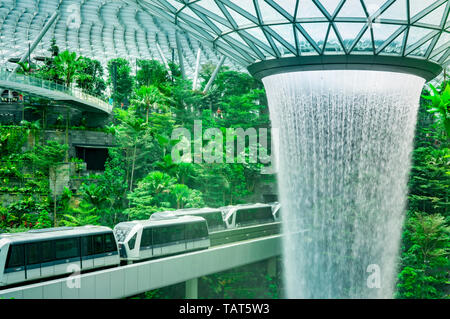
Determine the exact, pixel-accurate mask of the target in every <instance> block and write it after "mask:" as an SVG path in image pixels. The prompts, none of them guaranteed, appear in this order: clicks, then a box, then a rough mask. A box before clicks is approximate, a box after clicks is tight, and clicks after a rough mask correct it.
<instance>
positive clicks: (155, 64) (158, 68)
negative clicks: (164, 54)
mask: <svg viewBox="0 0 450 319" xmlns="http://www.w3.org/2000/svg"><path fill="white" fill-rule="evenodd" d="M137 66H138V67H139V70H138V71H137V74H136V84H137V87H142V86H157V87H160V86H161V85H162V84H163V83H165V82H167V81H168V80H169V74H168V73H167V70H166V68H165V67H164V65H162V64H161V63H160V62H159V61H156V60H138V61H137Z"/></svg>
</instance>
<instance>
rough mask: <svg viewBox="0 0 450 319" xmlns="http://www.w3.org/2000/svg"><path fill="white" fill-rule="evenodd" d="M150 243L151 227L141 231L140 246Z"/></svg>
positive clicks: (146, 245) (149, 244)
mask: <svg viewBox="0 0 450 319" xmlns="http://www.w3.org/2000/svg"><path fill="white" fill-rule="evenodd" d="M151 245H152V229H151V228H147V229H144V230H143V231H142V238H141V247H148V246H151Z"/></svg>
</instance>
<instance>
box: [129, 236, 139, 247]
mask: <svg viewBox="0 0 450 319" xmlns="http://www.w3.org/2000/svg"><path fill="white" fill-rule="evenodd" d="M136 237H137V233H135V234H134V235H133V237H131V239H130V240H129V241H128V248H129V249H134V246H135V245H136Z"/></svg>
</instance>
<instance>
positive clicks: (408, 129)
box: [263, 70, 425, 298]
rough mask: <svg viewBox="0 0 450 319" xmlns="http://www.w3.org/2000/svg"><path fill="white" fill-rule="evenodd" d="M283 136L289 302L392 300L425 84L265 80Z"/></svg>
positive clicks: (332, 76)
mask: <svg viewBox="0 0 450 319" xmlns="http://www.w3.org/2000/svg"><path fill="white" fill-rule="evenodd" d="M263 82H264V86H265V88H266V91H267V97H268V101H269V108H270V116H271V121H272V126H273V127H274V128H277V129H278V130H279V132H278V133H279V145H278V156H279V158H278V162H279V171H278V184H279V186H278V187H279V194H280V201H281V203H282V205H283V227H284V234H285V237H284V244H283V245H284V262H285V284H286V286H287V292H288V297H289V298H391V297H392V296H393V291H394V287H395V278H396V265H397V262H398V255H399V242H400V238H401V228H402V223H403V216H404V209H405V203H406V195H407V176H408V172H409V169H410V155H411V151H412V142H413V136H414V128H415V123H416V114H417V109H418V102H419V97H420V92H421V89H422V87H423V85H424V82H425V80H424V79H423V78H421V77H419V76H416V75H410V74H402V73H392V72H384V71H359V70H331V71H302V72H289V73H282V74H274V75H269V76H266V77H264V78H263Z"/></svg>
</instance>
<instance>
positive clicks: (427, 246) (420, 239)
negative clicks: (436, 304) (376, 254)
mask: <svg viewBox="0 0 450 319" xmlns="http://www.w3.org/2000/svg"><path fill="white" fill-rule="evenodd" d="M406 228H407V230H406V231H407V236H408V237H409V238H407V239H406V240H407V241H409V244H410V245H409V249H408V250H407V251H406V252H405V253H404V255H403V264H404V268H403V270H402V271H401V272H400V275H399V279H400V283H399V285H398V292H397V294H398V297H399V298H414V299H417V298H419V299H423V298H426V299H429V298H443V297H448V295H447V294H446V292H445V288H446V285H448V269H449V267H450V263H449V259H448V256H449V244H448V243H449V241H450V227H449V226H446V223H445V219H444V217H443V216H441V215H439V214H434V215H425V214H416V215H415V216H414V217H410V218H409V220H408V222H407V225H406Z"/></svg>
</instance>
